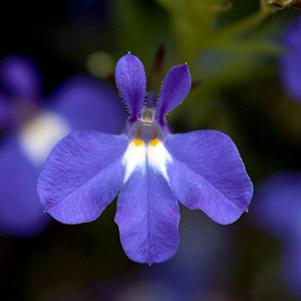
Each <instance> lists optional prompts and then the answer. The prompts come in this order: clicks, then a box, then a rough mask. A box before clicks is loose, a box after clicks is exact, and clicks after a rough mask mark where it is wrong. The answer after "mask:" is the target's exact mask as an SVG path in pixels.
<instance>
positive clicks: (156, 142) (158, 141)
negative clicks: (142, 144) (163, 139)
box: [149, 138, 160, 146]
mask: <svg viewBox="0 0 301 301" xmlns="http://www.w3.org/2000/svg"><path fill="white" fill-rule="evenodd" d="M159 143H160V140H159V139H158V138H155V139H152V140H151V141H150V142H149V144H150V145H152V146H156V145H158V144H159Z"/></svg>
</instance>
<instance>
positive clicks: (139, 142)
mask: <svg viewBox="0 0 301 301" xmlns="http://www.w3.org/2000/svg"><path fill="white" fill-rule="evenodd" d="M133 143H134V144H135V146H142V145H143V144H144V142H143V140H141V139H134V141H133Z"/></svg>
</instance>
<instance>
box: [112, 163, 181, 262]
mask: <svg viewBox="0 0 301 301" xmlns="http://www.w3.org/2000/svg"><path fill="white" fill-rule="evenodd" d="M179 220H180V215H179V208H178V202H177V200H176V199H175V198H174V196H173V194H172V192H171V191H170V189H169V187H168V185H167V183H166V180H165V179H164V178H163V176H162V175H160V173H158V172H156V171H155V170H153V169H152V168H151V167H148V168H146V169H144V170H141V169H139V170H137V171H136V172H134V173H133V174H132V176H131V177H130V178H129V180H128V181H127V182H126V184H125V186H124V187H123V188H122V190H121V192H120V195H119V199H118V203H117V213H116V217H115V222H116V223H117V224H118V226H119V231H120V239H121V243H122V246H123V249H124V251H125V252H126V254H127V256H128V257H129V258H130V259H132V260H134V261H136V262H140V263H149V264H151V263H157V262H162V261H165V260H167V259H169V258H170V257H172V256H173V255H174V254H175V252H176V250H177V247H178V242H179V235H178V225H179Z"/></svg>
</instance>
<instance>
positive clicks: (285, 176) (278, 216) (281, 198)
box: [252, 171, 301, 296]
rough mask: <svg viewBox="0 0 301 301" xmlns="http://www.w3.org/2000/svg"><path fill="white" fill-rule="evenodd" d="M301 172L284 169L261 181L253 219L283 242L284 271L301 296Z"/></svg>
mask: <svg viewBox="0 0 301 301" xmlns="http://www.w3.org/2000/svg"><path fill="white" fill-rule="evenodd" d="M300 217H301V173H300V172H297V171H282V172H278V173H277V174H275V175H272V176H270V177H269V178H267V179H265V180H264V181H262V183H261V184H260V185H258V189H257V192H256V194H255V199H254V206H253V214H252V221H253V222H254V223H255V224H256V225H257V226H259V227H260V228H261V229H263V230H265V231H267V232H268V233H269V234H271V235H273V236H275V237H276V238H277V239H278V240H279V241H280V242H281V245H282V249H283V254H282V258H281V265H282V266H281V268H282V269H281V272H282V276H283V279H284V281H285V282H286V284H287V286H288V288H289V289H290V290H291V291H292V292H293V293H294V294H295V295H297V296H301V218H300Z"/></svg>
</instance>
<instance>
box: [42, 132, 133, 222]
mask: <svg viewBox="0 0 301 301" xmlns="http://www.w3.org/2000/svg"><path fill="white" fill-rule="evenodd" d="M127 144H128V140H127V138H126V136H124V135H120V136H117V135H116V136H114V135H108V134H102V133H100V132H96V131H78V132H74V133H72V134H70V135H69V136H67V137H65V138H64V139H62V140H61V141H60V142H59V143H58V144H57V145H56V146H55V147H54V149H53V150H52V152H51V153H50V155H49V157H48V159H47V160H46V162H45V164H44V166H43V169H42V172H41V174H40V177H39V180H38V194H39V197H40V200H41V202H42V204H43V206H44V208H45V210H46V212H48V213H49V214H50V215H51V216H53V217H54V218H55V219H57V220H58V221H60V222H63V223H66V224H77V223H83V222H89V221H93V220H95V219H97V218H98V217H99V216H100V214H101V213H102V211H103V210H104V209H105V208H106V207H107V206H108V205H109V204H110V203H111V202H112V201H113V199H114V197H115V196H116V195H117V193H118V191H119V189H120V187H121V184H122V181H123V177H124V168H123V166H122V164H121V159H122V155H123V153H124V151H125V149H126V147H127Z"/></svg>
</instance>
